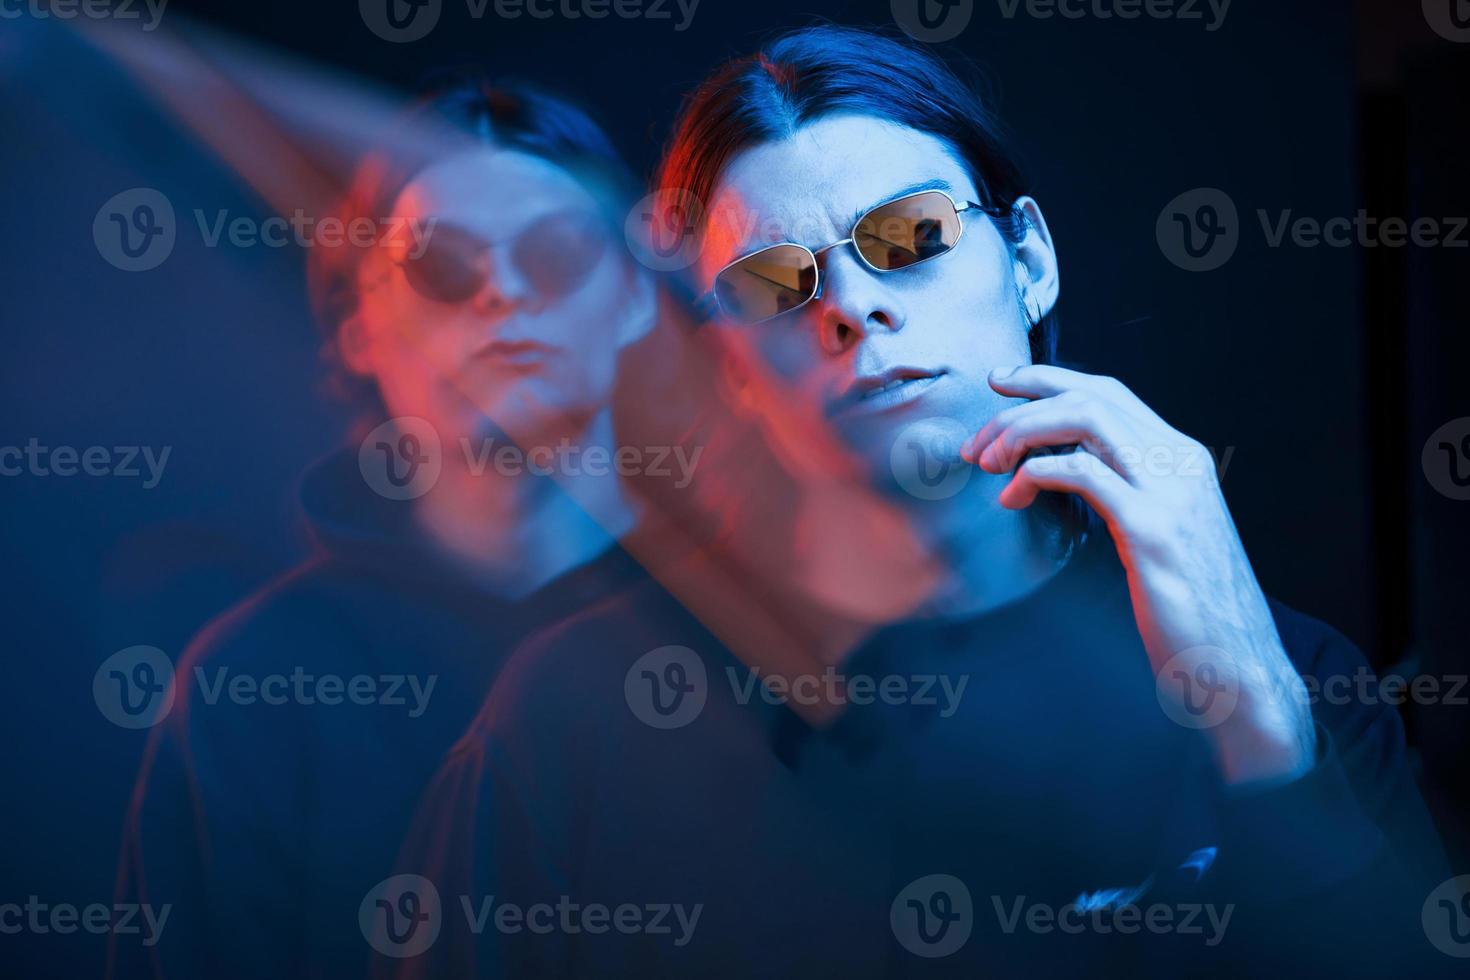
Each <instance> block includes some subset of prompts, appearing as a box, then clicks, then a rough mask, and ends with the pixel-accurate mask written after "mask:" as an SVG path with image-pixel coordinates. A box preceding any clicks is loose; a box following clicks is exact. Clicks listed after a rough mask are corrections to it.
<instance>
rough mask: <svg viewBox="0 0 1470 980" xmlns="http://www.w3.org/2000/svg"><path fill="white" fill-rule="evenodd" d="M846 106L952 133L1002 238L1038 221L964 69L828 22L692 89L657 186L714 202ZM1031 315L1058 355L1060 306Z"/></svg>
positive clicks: (1070, 510)
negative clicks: (717, 192)
mask: <svg viewBox="0 0 1470 980" xmlns="http://www.w3.org/2000/svg"><path fill="white" fill-rule="evenodd" d="M836 113H855V114H862V115H867V116H875V117H878V118H880V119H886V120H889V121H891V122H894V123H897V124H899V125H902V126H907V127H909V128H910V129H915V130H918V131H919V132H923V133H928V134H930V135H931V136H934V137H937V138H938V139H939V140H941V141H942V142H944V143H945V144H947V145H948V146H949V147H950V148H951V149H952V150H953V152H954V153H955V155H956V157H957V158H958V159H959V160H960V162H961V163H962V164H963V165H964V166H965V167H966V169H967V170H968V171H969V173H970V177H971V179H973V180H974V182H975V186H976V188H977V189H978V190H979V194H980V198H981V200H980V202H979V203H981V204H984V205H986V206H987V207H990V208H993V209H995V210H996V211H997V212H999V215H1000V217H998V218H992V219H991V220H992V221H993V222H994V224H995V226H996V228H997V230H998V231H999V232H1000V235H1001V237H1002V239H1004V240H1005V242H1006V243H1007V245H1008V246H1010V247H1015V246H1016V245H1017V244H1019V243H1020V242H1021V240H1022V239H1023V238H1024V236H1025V234H1026V232H1027V229H1028V227H1029V222H1028V221H1027V219H1026V218H1025V216H1024V215H1023V214H1022V213H1021V212H1019V211H1017V210H1016V208H1015V204H1016V201H1017V200H1018V199H1019V198H1021V197H1023V196H1025V195H1026V194H1027V187H1026V180H1025V178H1024V176H1023V174H1022V171H1021V167H1020V164H1019V162H1018V160H1017V158H1016V154H1015V151H1014V149H1013V141H1012V140H1011V139H1010V137H1009V136H1008V135H1007V134H1006V132H1005V130H1004V128H1003V127H1002V125H1001V123H1000V120H999V119H998V118H997V117H996V115H995V113H994V112H993V111H991V109H990V107H989V106H988V105H987V103H986V102H985V100H984V99H982V98H981V97H980V95H979V94H978V93H977V90H976V86H975V85H973V84H967V83H966V82H965V81H963V80H962V79H961V78H960V76H959V75H958V74H957V73H956V72H955V71H954V70H953V69H951V68H950V66H949V65H948V64H947V63H945V62H944V61H942V60H941V59H940V58H939V57H937V56H936V55H934V54H933V53H931V52H930V51H929V50H928V49H925V48H923V47H920V46H919V45H917V44H914V43H912V42H909V41H906V40H899V39H897V38H894V37H890V36H887V35H884V34H880V33H876V32H873V31H867V30H859V29H856V28H850V27H837V26H831V25H824V26H819V27H808V28H803V29H801V30H796V31H792V32H790V33H787V34H783V35H781V36H779V37H777V38H776V39H775V40H773V41H771V42H770V43H769V44H767V45H765V46H764V47H763V48H761V49H760V50H759V51H757V52H756V53H755V54H752V55H749V56H747V57H743V58H737V59H735V60H733V61H730V62H727V63H726V64H725V65H723V66H722V67H720V68H719V69H717V70H716V71H715V72H714V74H712V75H711V76H710V77H709V78H708V79H706V80H705V81H704V82H703V83H702V84H701V85H700V86H699V87H698V88H697V89H695V90H694V92H693V93H691V94H690V95H689V96H688V97H687V98H686V99H685V101H684V104H683V106H682V108H681V109H680V112H679V117H678V120H677V121H676V122H675V125H674V130H673V133H672V135H671V136H670V138H669V142H668V145H667V147H666V148H665V151H664V158H663V162H662V164H661V165H660V167H659V172H658V177H657V179H656V181H655V186H656V187H658V188H659V189H660V190H663V191H666V192H668V193H669V194H671V195H676V196H679V197H680V198H682V196H683V195H687V198H688V199H690V200H692V201H693V202H695V203H696V204H705V203H708V202H709V201H710V199H711V196H712V193H713V191H714V189H715V185H716V184H717V183H718V181H719V178H720V175H721V174H722V173H723V172H724V170H725V167H726V166H728V165H729V163H730V161H731V160H732V159H733V158H734V157H735V156H736V155H737V154H739V153H740V152H742V151H743V150H745V149H747V148H749V147H752V146H755V145H758V144H760V143H765V142H770V141H774V140H779V139H782V138H784V137H787V136H790V135H791V134H792V133H794V132H795V131H796V130H797V129H799V128H800V127H801V126H803V125H804V124H806V123H809V122H812V121H814V120H817V119H820V118H822V117H824V116H830V115H833V114H836ZM1017 299H1018V303H1019V305H1020V308H1021V313H1022V316H1023V317H1025V318H1026V321H1027V323H1028V324H1029V327H1028V331H1027V339H1028V341H1029V344H1030V348H1031V360H1032V362H1033V363H1036V364H1052V363H1055V362H1056V359H1057V334H1058V323H1057V316H1056V313H1055V311H1051V312H1048V313H1047V314H1046V315H1045V316H1042V317H1041V318H1040V319H1039V320H1038V319H1033V318H1032V316H1031V313H1030V311H1029V310H1028V309H1027V306H1026V303H1025V300H1024V298H1023V297H1020V296H1019V295H1018V297H1017ZM1041 512H1042V514H1043V515H1044V516H1046V517H1048V518H1050V519H1051V520H1050V523H1051V524H1052V525H1053V526H1054V527H1055V528H1057V529H1058V530H1059V531H1060V538H1061V546H1062V549H1063V551H1064V552H1065V551H1070V550H1071V548H1072V546H1073V545H1075V544H1077V543H1079V542H1080V541H1081V539H1082V537H1083V536H1084V535H1085V534H1086V530H1087V527H1088V525H1089V523H1090V520H1091V518H1090V514H1089V511H1088V509H1087V508H1086V506H1085V505H1084V504H1083V503H1082V501H1081V500H1080V498H1077V497H1074V496H1071V495H1059V494H1045V495H1043V502H1042V508H1041Z"/></svg>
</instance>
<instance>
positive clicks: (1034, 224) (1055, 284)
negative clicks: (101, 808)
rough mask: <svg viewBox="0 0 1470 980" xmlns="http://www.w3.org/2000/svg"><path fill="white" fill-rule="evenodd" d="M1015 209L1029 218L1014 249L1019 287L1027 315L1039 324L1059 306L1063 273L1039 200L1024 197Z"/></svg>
mask: <svg viewBox="0 0 1470 980" xmlns="http://www.w3.org/2000/svg"><path fill="white" fill-rule="evenodd" d="M1015 210H1017V211H1019V212H1020V213H1021V215H1022V216H1023V217H1024V218H1025V219H1026V230H1025V234H1024V236H1023V237H1022V238H1021V241H1020V243H1019V244H1017V245H1016V246H1014V249H1013V251H1014V253H1015V273H1016V286H1017V288H1018V289H1019V290H1020V292H1021V295H1022V296H1023V297H1025V302H1026V315H1027V316H1028V317H1030V318H1031V321H1032V322H1033V323H1035V322H1037V321H1039V320H1040V319H1041V318H1042V317H1044V316H1046V315H1047V314H1048V313H1050V312H1051V311H1052V309H1053V308H1055V307H1056V305H1057V297H1058V296H1059V295H1060V294H1061V288H1062V283H1061V273H1060V271H1059V270H1058V268H1057V253H1056V248H1055V246H1053V245H1052V241H1051V231H1050V230H1049V229H1048V228H1047V227H1046V216H1045V215H1043V214H1042V213H1041V205H1039V204H1037V203H1036V199H1035V198H1031V197H1021V198H1017V199H1016V203H1015Z"/></svg>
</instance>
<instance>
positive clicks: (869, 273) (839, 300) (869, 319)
mask: <svg viewBox="0 0 1470 980" xmlns="http://www.w3.org/2000/svg"><path fill="white" fill-rule="evenodd" d="M821 261H822V267H821V273H820V274H821V277H822V297H821V299H819V300H818V301H817V303H818V309H819V313H818V321H819V322H818V329H819V331H820V334H821V344H822V349H823V350H824V351H825V352H827V353H829V354H832V355H834V356H835V355H838V354H842V353H844V352H845V351H847V350H849V349H851V348H852V347H854V346H856V345H857V344H858V343H860V342H861V341H862V340H863V338H864V337H866V336H868V334H870V333H873V332H874V331H880V330H888V331H893V330H901V329H902V328H903V325H904V321H905V313H904V310H903V306H902V304H901V303H900V302H899V301H898V298H897V297H896V296H895V295H894V294H893V290H892V289H891V288H889V286H888V284H887V283H885V282H884V281H883V278H882V277H883V273H880V272H875V271H874V270H872V269H870V268H868V267H867V266H866V265H864V264H863V263H862V261H861V260H859V259H858V257H857V256H856V255H855V254H854V253H853V249H852V246H851V245H840V246H838V247H837V248H834V249H832V250H831V251H829V252H826V253H824V255H823V256H822V260H821Z"/></svg>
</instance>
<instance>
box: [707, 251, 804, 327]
mask: <svg viewBox="0 0 1470 980" xmlns="http://www.w3.org/2000/svg"><path fill="white" fill-rule="evenodd" d="M816 290H817V263H816V260H815V259H814V258H813V257H812V253H811V252H808V251H807V250H806V249H804V248H802V247H801V246H800V245H774V246H772V247H770V248H768V249H765V250H763V251H760V252H756V253H755V254H754V255H748V256H746V257H745V258H743V259H741V260H740V261H738V262H735V263H733V264H732V265H730V266H729V267H728V268H726V269H725V270H724V271H723V272H721V273H720V274H719V276H717V277H716V278H715V297H716V298H717V299H718V300H719V303H720V309H721V310H723V311H724V313H725V315H726V316H728V317H730V318H731V319H733V320H737V321H739V322H742V323H757V322H759V321H761V320H768V319H770V318H771V317H773V316H776V315H777V314H780V313H785V312H787V311H788V310H793V309H795V308H796V307H798V306H800V305H802V304H803V303H805V302H806V301H807V300H809V299H811V298H812V296H813V294H815V293H816Z"/></svg>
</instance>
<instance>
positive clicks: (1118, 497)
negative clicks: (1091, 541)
mask: <svg viewBox="0 0 1470 980" xmlns="http://www.w3.org/2000/svg"><path fill="white" fill-rule="evenodd" d="M1043 490H1051V491H1055V492H1058V493H1075V494H1077V495H1078V496H1079V497H1081V498H1082V499H1083V500H1085V501H1087V503H1088V504H1089V505H1091V507H1092V509H1093V510H1095V511H1097V513H1098V515H1099V516H1100V517H1101V518H1102V519H1103V520H1104V521H1106V522H1107V523H1108V526H1109V527H1112V526H1115V525H1116V524H1117V523H1119V522H1120V521H1122V520H1123V518H1124V515H1125V514H1127V513H1128V512H1129V511H1130V510H1131V509H1132V508H1133V506H1134V505H1135V504H1136V502H1137V500H1138V496H1139V491H1138V490H1137V489H1135V488H1134V487H1132V486H1130V485H1129V483H1128V481H1127V480H1124V479H1123V478H1122V477H1121V476H1119V475H1118V474H1117V473H1116V472H1114V470H1113V469H1112V468H1111V467H1109V466H1108V465H1107V464H1106V463H1104V462H1103V461H1102V460H1100V459H1098V458H1097V457H1096V456H1094V455H1092V454H1091V453H1088V452H1083V451H1080V450H1079V451H1078V452H1075V453H1066V454H1062V455H1046V456H1033V457H1032V458H1031V459H1028V460H1027V461H1026V462H1025V463H1022V464H1021V467H1020V468H1019V469H1017V470H1016V475H1015V477H1014V478H1012V480H1011V482H1010V483H1009V484H1007V485H1006V488H1005V489H1004V490H1002V491H1001V493H1000V503H1001V506H1003V507H1008V508H1010V509H1011V510H1021V509H1024V508H1026V507H1030V506H1031V505H1032V504H1033V503H1034V502H1035V501H1036V496H1037V494H1039V493H1041V492H1042V491H1043Z"/></svg>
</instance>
